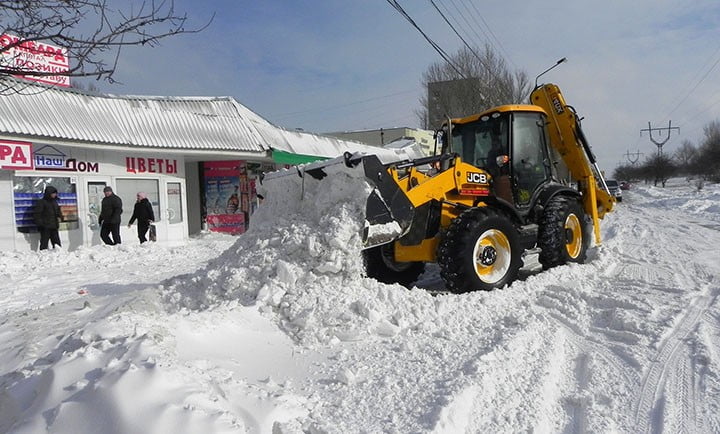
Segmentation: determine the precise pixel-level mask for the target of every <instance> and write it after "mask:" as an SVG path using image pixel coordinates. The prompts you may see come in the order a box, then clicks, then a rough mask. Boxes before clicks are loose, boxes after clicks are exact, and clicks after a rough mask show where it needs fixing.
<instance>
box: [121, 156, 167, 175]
mask: <svg viewBox="0 0 720 434" xmlns="http://www.w3.org/2000/svg"><path fill="white" fill-rule="evenodd" d="M125 170H127V171H128V172H129V173H168V174H172V173H178V172H177V160H168V159H167V158H143V157H125Z"/></svg>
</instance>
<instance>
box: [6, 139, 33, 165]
mask: <svg viewBox="0 0 720 434" xmlns="http://www.w3.org/2000/svg"><path fill="white" fill-rule="evenodd" d="M0 169H8V170H32V169H33V156H32V143H30V142H15V141H12V140H0Z"/></svg>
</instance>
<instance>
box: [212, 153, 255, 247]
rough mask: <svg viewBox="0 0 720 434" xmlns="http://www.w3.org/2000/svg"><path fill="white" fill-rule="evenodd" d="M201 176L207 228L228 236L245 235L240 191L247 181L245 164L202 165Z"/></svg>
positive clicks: (214, 163)
mask: <svg viewBox="0 0 720 434" xmlns="http://www.w3.org/2000/svg"><path fill="white" fill-rule="evenodd" d="M203 176H204V180H205V209H206V218H205V221H206V222H207V225H208V229H209V230H211V231H214V232H225V233H230V234H241V233H243V232H245V222H246V218H245V217H246V216H245V212H244V211H245V210H243V209H242V204H241V189H240V187H241V185H242V181H243V180H246V179H247V173H246V167H245V162H244V161H207V162H204V163H203ZM245 182H246V181H245Z"/></svg>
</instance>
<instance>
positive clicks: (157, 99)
mask: <svg viewBox="0 0 720 434" xmlns="http://www.w3.org/2000/svg"><path fill="white" fill-rule="evenodd" d="M0 85H2V86H3V87H5V86H8V85H9V86H11V87H12V88H13V90H11V91H5V92H3V95H2V96H1V97H0V132H2V133H6V134H15V135H23V136H29V137H39V138H52V139H60V140H73V141H78V142H88V143H100V144H109V145H124V146H128V145H129V146H138V147H153V148H177V149H194V150H198V149H199V150H203V149H207V150H227V151H257V152H265V151H266V150H267V146H266V144H264V143H262V140H261V139H260V137H261V136H260V134H259V133H258V127H259V126H262V127H266V128H267V127H269V126H271V124H270V123H269V122H267V121H266V120H264V119H262V118H261V117H260V116H258V115H257V114H255V113H253V112H252V111H250V110H249V109H247V108H246V107H244V106H243V105H242V104H240V103H238V102H237V101H235V100H234V99H233V98H231V97H167V96H132V95H108V94H98V93H94V92H85V91H81V90H77V89H65V88H58V87H49V86H45V85H41V84H35V83H30V82H25V81H22V82H21V81H19V80H15V79H12V78H7V77H5V78H3V79H2V83H1V84H0Z"/></svg>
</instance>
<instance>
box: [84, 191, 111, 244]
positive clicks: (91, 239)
mask: <svg viewBox="0 0 720 434" xmlns="http://www.w3.org/2000/svg"><path fill="white" fill-rule="evenodd" d="M108 185H110V181H109V180H105V181H97V180H95V181H88V182H87V189H86V194H87V196H86V203H85V210H84V211H85V212H84V218H83V219H82V224H83V227H84V228H85V240H87V242H86V243H85V244H86V245H91V246H94V245H96V244H101V243H102V240H101V239H100V225H99V224H98V217H100V205H101V202H102V200H103V198H104V197H105V194H104V193H103V189H104V188H105V187H106V186H108Z"/></svg>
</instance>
